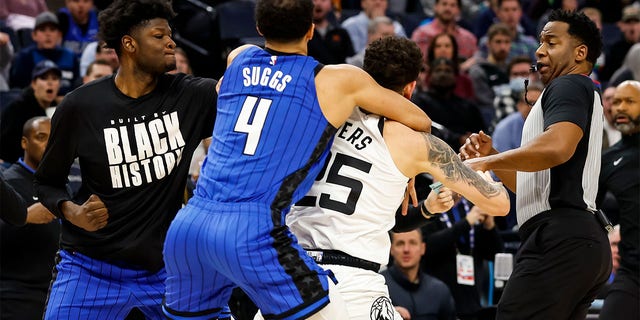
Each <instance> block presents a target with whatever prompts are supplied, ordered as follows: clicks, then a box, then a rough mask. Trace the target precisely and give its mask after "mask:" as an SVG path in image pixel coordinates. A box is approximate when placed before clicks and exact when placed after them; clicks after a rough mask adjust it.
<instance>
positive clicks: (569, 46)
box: [536, 21, 586, 85]
mask: <svg viewBox="0 0 640 320" xmlns="http://www.w3.org/2000/svg"><path fill="white" fill-rule="evenodd" d="M568 31H569V24H568V23H566V22H561V21H551V22H549V23H547V24H546V25H545V26H544V28H543V29H542V32H540V46H539V47H538V50H536V58H537V60H538V61H537V62H538V70H539V72H540V79H541V80H542V83H543V84H545V85H546V84H547V83H549V82H551V80H553V79H555V78H557V77H559V76H562V75H566V74H570V73H575V71H576V70H577V69H578V61H579V59H581V60H584V59H585V58H586V55H585V54H584V53H585V52H586V51H585V50H584V49H585V48H586V47H585V45H584V44H583V43H579V42H578V40H576V39H575V38H574V37H572V36H571V35H570V34H569V32H568ZM583 55H585V56H584V57H583Z"/></svg>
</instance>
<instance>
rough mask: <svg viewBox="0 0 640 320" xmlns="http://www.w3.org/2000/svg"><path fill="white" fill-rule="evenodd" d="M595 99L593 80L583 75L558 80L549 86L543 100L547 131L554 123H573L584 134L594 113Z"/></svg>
mask: <svg viewBox="0 0 640 320" xmlns="http://www.w3.org/2000/svg"><path fill="white" fill-rule="evenodd" d="M587 81H588V82H587ZM593 99H594V93H593V84H592V83H591V79H589V78H587V77H585V76H582V75H568V76H564V77H559V78H557V79H556V80H554V81H553V82H552V83H551V84H550V85H549V88H548V89H547V92H546V93H545V95H544V96H543V100H542V110H543V112H544V127H545V129H546V128H548V127H549V126H551V125H552V124H554V123H558V122H571V123H574V124H576V125H577V126H578V127H580V129H582V132H584V131H585V129H586V127H587V123H588V122H589V118H590V116H591V113H592V110H591V109H592V108H593Z"/></svg>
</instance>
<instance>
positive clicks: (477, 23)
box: [473, 0, 547, 39]
mask: <svg viewBox="0 0 640 320" xmlns="http://www.w3.org/2000/svg"><path fill="white" fill-rule="evenodd" d="M543 1H544V2H547V0H543ZM488 2H489V3H488V6H485V7H484V8H482V9H480V11H479V12H478V13H477V14H476V16H475V17H474V20H473V34H474V35H475V36H476V38H478V39H481V38H482V37H484V36H485V35H486V34H487V30H489V27H491V25H492V24H494V23H496V22H499V20H498V18H497V14H496V13H497V12H498V0H489V1H488ZM525 3H526V2H525ZM533 20H534V21H537V20H538V18H535V19H533ZM518 29H520V30H521V31H522V32H523V33H524V34H526V35H529V36H534V37H537V34H536V24H535V23H534V22H533V21H531V19H530V18H529V17H528V16H527V15H524V14H523V15H521V17H520V23H519V27H518Z"/></svg>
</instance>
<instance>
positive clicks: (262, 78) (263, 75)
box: [242, 67, 293, 92]
mask: <svg viewBox="0 0 640 320" xmlns="http://www.w3.org/2000/svg"><path fill="white" fill-rule="evenodd" d="M272 72H273V71H272V70H271V68H268V67H251V68H249V67H246V68H243V69H242V77H243V78H244V81H242V84H244V86H245V87H248V86H257V85H260V86H263V87H269V88H271V89H274V90H276V91H278V92H282V91H284V89H285V88H286V87H287V83H289V82H290V81H291V80H292V79H293V78H292V77H291V76H290V75H288V74H287V75H285V74H284V73H283V72H282V71H280V70H278V71H276V72H275V73H273V74H271V73H272Z"/></svg>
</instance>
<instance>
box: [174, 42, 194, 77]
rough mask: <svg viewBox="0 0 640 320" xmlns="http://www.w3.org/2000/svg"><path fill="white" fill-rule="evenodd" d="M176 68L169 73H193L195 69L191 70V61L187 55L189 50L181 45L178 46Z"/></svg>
mask: <svg viewBox="0 0 640 320" xmlns="http://www.w3.org/2000/svg"><path fill="white" fill-rule="evenodd" d="M175 50H176V68H175V70H172V71H169V73H178V72H180V73H184V74H190V75H193V70H191V63H190V62H189V57H188V56H187V52H186V51H184V49H182V48H180V47H176V49H175Z"/></svg>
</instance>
